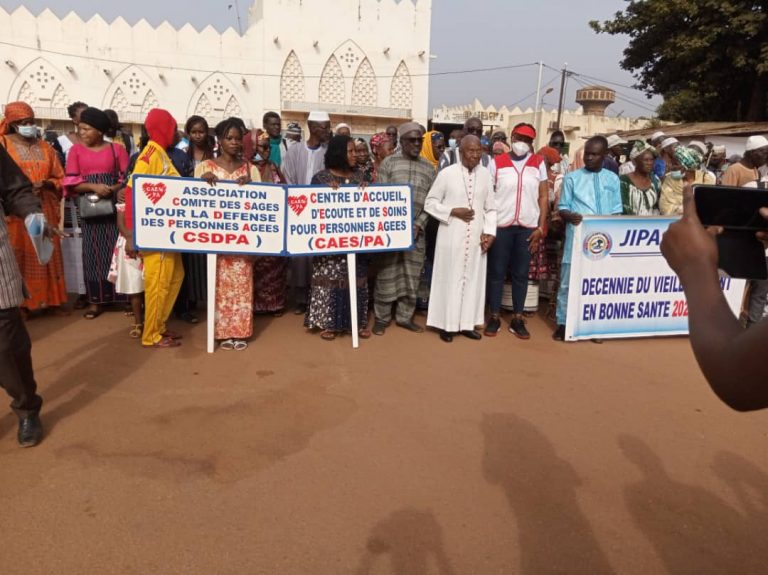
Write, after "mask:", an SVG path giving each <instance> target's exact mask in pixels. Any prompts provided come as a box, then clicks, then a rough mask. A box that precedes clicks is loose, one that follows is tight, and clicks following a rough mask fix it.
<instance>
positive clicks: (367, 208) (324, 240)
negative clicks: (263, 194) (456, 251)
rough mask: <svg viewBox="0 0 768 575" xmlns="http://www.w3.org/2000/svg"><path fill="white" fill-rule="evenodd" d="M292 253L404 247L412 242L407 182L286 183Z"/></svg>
mask: <svg viewBox="0 0 768 575" xmlns="http://www.w3.org/2000/svg"><path fill="white" fill-rule="evenodd" d="M287 203H288V210H287V212H288V218H287V225H286V249H287V251H288V253H289V254H291V255H302V254H304V255H307V254H310V255H321V254H339V253H344V254H348V253H358V252H384V251H394V250H407V249H410V248H411V246H412V244H413V202H412V194H411V187H410V186H401V185H398V186H394V185H371V186H367V187H366V188H359V187H357V186H341V187H339V188H338V189H336V190H334V189H332V188H324V187H318V186H289V187H288V199H287Z"/></svg>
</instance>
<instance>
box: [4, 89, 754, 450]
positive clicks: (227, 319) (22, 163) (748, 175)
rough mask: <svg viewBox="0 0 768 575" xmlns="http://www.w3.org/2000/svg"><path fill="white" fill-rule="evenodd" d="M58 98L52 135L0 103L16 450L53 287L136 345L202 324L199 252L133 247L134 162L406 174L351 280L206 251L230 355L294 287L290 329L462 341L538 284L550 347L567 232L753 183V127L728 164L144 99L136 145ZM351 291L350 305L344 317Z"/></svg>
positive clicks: (336, 269) (668, 141) (57, 308)
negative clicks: (182, 119)
mask: <svg viewBox="0 0 768 575" xmlns="http://www.w3.org/2000/svg"><path fill="white" fill-rule="evenodd" d="M68 111H69V115H70V118H71V120H72V123H73V129H72V130H71V131H70V132H68V133H66V134H63V135H60V136H59V135H55V134H54V135H51V134H46V135H45V137H41V133H40V130H39V128H38V126H37V123H36V119H35V116H34V110H33V109H32V107H31V106H29V105H28V104H26V103H24V102H12V103H10V104H8V105H7V106H6V107H5V114H4V119H3V121H2V123H1V124H0V150H1V152H0V161H1V162H2V166H0V167H1V168H2V173H1V174H0V176H2V181H0V188H1V190H2V194H3V201H2V202H0V209H2V212H0V367H1V368H2V370H0V371H2V373H3V375H2V385H3V387H4V388H5V389H6V390H7V391H8V392H9V393H10V394H11V396H12V397H13V398H14V403H13V407H14V409H15V410H16V412H17V414H18V415H19V417H20V421H21V422H22V425H21V426H20V430H19V441H20V442H21V443H22V444H23V445H34V444H35V443H36V442H37V441H39V436H40V434H41V433H42V430H41V427H40V425H39V419H37V412H38V411H39V409H40V404H41V400H40V398H39V397H38V396H37V394H36V392H35V384H34V377H33V375H32V368H31V360H30V359H29V348H30V343H29V337H28V336H27V334H26V329H24V327H23V323H21V322H22V320H23V319H25V318H29V317H34V316H37V315H39V314H41V313H69V310H68V304H67V302H68V294H67V292H68V291H70V292H72V291H76V292H77V293H78V298H77V300H76V302H75V304H74V307H75V308H77V309H81V310H83V317H84V319H85V320H88V321H93V320H96V319H97V318H98V317H99V316H100V315H101V314H102V313H103V311H104V310H105V308H107V307H109V306H111V307H116V308H117V309H120V310H123V311H124V313H125V314H126V315H127V316H129V317H130V318H131V319H130V329H129V330H127V331H128V333H127V335H128V336H129V337H131V338H135V339H137V340H140V341H141V344H142V345H143V346H144V347H145V348H155V349H167V348H174V347H178V346H179V345H180V344H181V342H180V340H181V336H180V334H178V333H176V332H174V331H172V330H170V329H169V328H168V326H167V323H168V321H169V319H170V317H171V316H172V315H173V314H174V313H175V314H176V316H177V317H178V318H179V319H180V320H183V321H186V322H189V323H197V322H198V321H199V320H198V317H197V314H196V309H197V305H198V304H200V303H202V302H205V301H206V300H207V294H206V286H207V277H206V274H207V267H206V261H205V257H204V256H203V255H200V254H191V253H185V254H181V253H169V252H156V251H151V250H142V251H138V250H137V248H136V246H135V244H134V222H133V209H132V207H133V190H132V189H131V176H132V175H134V174H135V175H140V174H144V175H163V176H175V177H184V178H198V179H201V180H204V181H206V182H207V183H208V184H210V185H215V184H216V182H218V181H233V182H236V183H237V184H239V185H246V184H248V183H252V182H269V183H276V184H290V185H316V186H325V187H332V188H338V187H339V186H346V185H355V186H367V185H372V184H399V185H400V184H407V185H410V187H411V189H412V195H413V214H412V215H413V246H412V247H411V249H409V250H404V251H397V252H387V253H382V254H378V255H376V256H375V257H369V256H368V255H365V254H362V255H360V256H359V257H358V258H357V260H356V265H357V269H356V270H355V274H354V277H355V285H354V286H351V285H349V276H348V273H347V259H346V258H345V257H343V256H339V255H327V256H318V257H314V258H308V257H293V258H285V257H276V256H256V255H254V256H248V255H220V256H218V257H217V266H216V279H215V285H216V298H215V338H216V339H217V340H218V341H219V345H220V347H221V349H224V350H233V351H242V350H245V349H246V348H247V347H248V342H249V339H250V338H251V337H252V334H253V323H254V315H258V314H271V315H274V316H280V315H282V314H283V313H284V312H285V311H286V309H287V307H288V302H289V301H291V300H292V302H293V305H294V307H293V311H294V313H295V314H297V315H303V316H304V326H305V327H306V328H307V329H308V330H311V331H312V332H317V333H318V334H319V335H320V337H322V338H323V339H325V340H334V339H336V338H337V337H338V336H339V335H340V334H343V333H345V332H350V331H352V330H356V331H357V332H358V333H359V336H360V337H362V338H369V337H371V335H372V334H375V335H378V336H381V335H384V334H385V332H386V330H387V329H388V328H389V327H390V326H391V325H392V320H393V318H394V323H395V325H396V326H399V327H401V328H403V329H405V330H408V331H410V332H414V333H421V332H423V331H424V327H423V326H422V325H420V324H419V323H417V322H416V321H414V317H415V315H416V314H417V313H418V312H419V310H424V311H426V315H427V318H426V325H427V326H428V327H431V328H433V329H434V330H436V331H437V333H438V334H439V336H440V338H441V339H442V340H443V341H444V342H447V343H450V342H451V341H453V338H454V337H455V336H457V335H461V336H465V337H467V338H469V339H473V340H479V339H482V337H483V335H485V336H486V337H494V336H496V335H497V334H498V333H499V332H500V331H501V325H502V319H501V314H502V310H503V309H507V310H509V311H510V312H511V316H510V320H509V326H508V329H509V331H510V332H511V333H512V334H513V335H515V336H516V337H517V338H520V339H529V338H530V337H531V334H530V332H529V331H528V329H527V326H526V317H527V316H530V315H531V314H532V313H534V312H535V311H536V309H537V305H538V300H539V293H540V292H541V293H542V294H543V295H548V296H549V299H550V301H551V306H550V310H551V311H552V312H554V313H553V315H554V317H555V319H556V329H555V331H554V333H553V338H554V339H556V340H560V341H562V340H563V339H564V328H565V322H566V315H567V301H568V289H569V284H570V264H571V255H572V254H571V241H570V235H571V233H572V230H573V227H574V226H578V225H579V224H580V223H581V221H582V218H583V216H585V215H622V214H623V215H630V216H647V215H655V214H665V215H666V214H680V213H682V212H683V209H684V205H685V200H684V196H685V194H684V191H685V190H686V189H687V187H688V186H689V185H690V184H693V183H716V182H717V183H722V184H725V185H734V186H747V185H754V184H755V182H756V181H757V180H759V179H760V177H761V173H762V170H764V169H765V166H766V163H767V162H768V140H767V139H766V138H764V137H762V136H752V137H750V138H749V139H748V140H747V142H746V148H745V149H746V151H745V154H744V156H743V157H740V158H730V159H726V154H725V150H724V149H722V148H719V147H717V146H711V145H707V144H705V143H703V142H695V141H694V142H691V143H689V144H688V145H682V144H681V143H680V142H678V141H677V140H676V139H675V138H671V137H667V136H665V135H664V134H663V133H662V132H658V133H656V134H653V135H652V136H651V138H650V139H649V140H648V141H644V140H637V141H634V142H627V141H625V140H623V139H622V138H620V137H619V136H617V135H611V136H609V137H607V138H606V137H603V136H595V137H592V138H589V139H588V140H587V141H586V142H585V144H584V146H583V148H581V149H580V150H577V151H576V152H575V153H573V154H571V155H570V157H569V155H568V154H566V153H564V152H565V148H566V143H565V136H564V134H563V133H562V132H561V131H555V132H553V133H552V134H551V136H550V138H549V142H548V145H546V146H544V147H542V148H541V149H539V150H538V151H537V150H535V149H534V142H535V141H536V139H537V134H536V130H535V129H534V127H533V126H531V125H530V124H518V125H517V126H515V127H514V128H513V130H512V131H511V133H510V134H509V137H508V136H507V134H506V133H505V132H503V131H495V132H493V133H490V134H486V133H484V130H483V124H482V122H481V121H480V120H479V119H477V118H470V119H469V120H467V121H466V123H465V124H464V126H463V129H461V130H454V131H453V132H451V133H450V134H448V136H449V137H448V138H447V139H446V137H445V135H444V134H443V133H441V132H439V131H428V130H426V129H425V127H424V126H422V125H420V124H418V123H416V122H406V123H404V124H402V125H400V126H390V127H388V128H387V129H386V131H384V132H381V133H377V134H375V135H373V136H372V137H370V139H369V140H366V139H364V138H353V137H352V134H351V131H350V128H349V126H347V125H345V124H339V125H337V126H335V127H334V128H333V129H332V126H331V121H330V117H329V115H328V114H327V113H325V112H322V111H315V112H312V113H310V115H309V117H308V121H307V128H308V133H307V137H306V139H305V138H304V134H303V130H302V128H301V127H300V126H299V125H298V124H295V123H292V124H289V125H288V126H287V129H286V130H285V131H284V130H283V124H282V120H281V118H280V116H279V114H277V113H275V112H268V113H266V114H265V115H264V117H263V122H262V127H261V128H259V129H248V128H247V127H246V125H245V123H244V122H243V121H242V120H241V119H239V118H228V119H226V120H224V121H222V122H220V123H219V124H218V125H216V126H215V127H214V128H213V130H211V127H209V126H208V124H207V122H206V120H205V119H204V118H202V117H199V116H193V117H191V118H189V119H188V120H187V122H186V123H185V125H184V129H183V131H180V130H179V129H178V126H177V123H176V120H175V119H174V118H173V117H172V116H171V114H170V113H168V112H167V111H165V110H161V109H154V110H151V111H150V112H149V113H148V115H147V117H146V121H145V123H144V126H143V130H142V137H141V139H140V141H139V142H138V143H134V141H133V138H132V136H131V135H130V134H129V133H127V132H125V131H123V130H122V128H121V126H120V124H119V120H118V118H117V115H116V114H114V112H111V111H109V110H104V111H102V110H99V109H97V108H94V107H89V106H87V105H86V104H84V103H81V102H76V103H74V104H72V105H71V106H70V107H69V109H68ZM31 213H42V214H44V216H45V219H46V221H47V225H48V226H49V227H48V228H47V233H48V235H49V236H50V238H51V240H52V243H53V257H52V258H51V259H50V260H49V261H47V262H46V263H44V264H43V263H40V261H39V260H38V258H37V253H36V251H35V247H34V245H33V243H32V239H31V237H30V235H29V234H28V233H27V229H26V225H25V218H26V216H28V215H29V214H31ZM753 287H754V289H753V291H752V293H753V298H757V300H758V301H756V303H755V305H753V306H752V307H751V309H752V310H753V311H754V314H750V318H749V321H750V322H751V323H755V322H756V321H758V320H759V319H760V317H761V316H762V312H763V310H764V309H765V295H766V293H768V290H766V289H763V288H765V287H766V286H765V285H755V286H753ZM73 288H74V289H73ZM350 289H356V290H357V301H358V306H359V309H358V310H357V311H358V314H357V315H358V325H354V326H353V325H351V316H352V314H351V310H350V309H349V301H350V300H349V297H348V296H349V290H350ZM529 291H530V292H532V294H533V296H534V297H533V298H531V297H530V296H531V293H529ZM760 298H762V300H760ZM371 310H372V312H373V325H372V327H371V328H370V329H369V315H370V311H371ZM25 422H26V423H25Z"/></svg>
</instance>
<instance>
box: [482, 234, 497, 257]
mask: <svg viewBox="0 0 768 575" xmlns="http://www.w3.org/2000/svg"><path fill="white" fill-rule="evenodd" d="M494 241H496V236H492V235H491V234H482V235H481V236H480V249H481V250H482V251H483V253H486V252H487V251H488V250H490V249H491V246H492V245H493V242H494Z"/></svg>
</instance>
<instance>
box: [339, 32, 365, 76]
mask: <svg viewBox="0 0 768 575" xmlns="http://www.w3.org/2000/svg"><path fill="white" fill-rule="evenodd" d="M333 55H334V56H335V57H336V59H337V60H338V61H339V65H340V66H341V70H342V72H343V73H344V75H345V76H352V74H353V73H354V72H355V70H357V69H358V67H359V66H360V64H361V63H362V62H363V60H365V59H366V55H365V52H363V50H362V48H360V46H358V45H357V44H356V43H355V42H353V41H352V40H346V41H345V42H342V43H341V44H340V45H339V47H338V48H336V49H335V50H334V51H333Z"/></svg>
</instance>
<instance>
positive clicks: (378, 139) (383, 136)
mask: <svg viewBox="0 0 768 575" xmlns="http://www.w3.org/2000/svg"><path fill="white" fill-rule="evenodd" d="M384 140H389V136H387V133H386V132H379V133H377V134H374V135H373V136H371V151H372V152H373V153H374V154H375V153H377V152H378V150H379V146H381V143H382V142H383V141H384Z"/></svg>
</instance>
